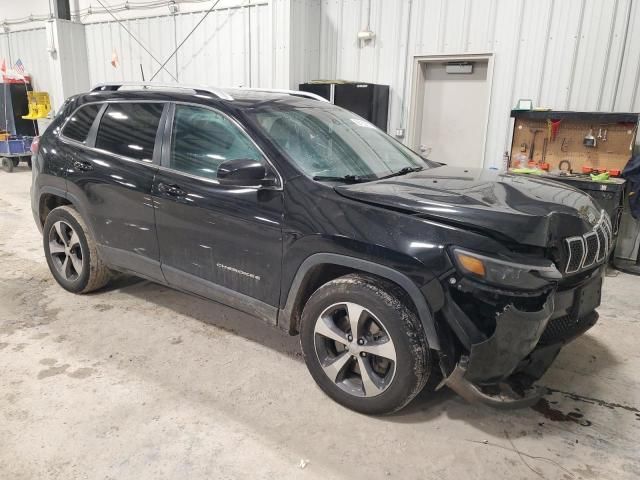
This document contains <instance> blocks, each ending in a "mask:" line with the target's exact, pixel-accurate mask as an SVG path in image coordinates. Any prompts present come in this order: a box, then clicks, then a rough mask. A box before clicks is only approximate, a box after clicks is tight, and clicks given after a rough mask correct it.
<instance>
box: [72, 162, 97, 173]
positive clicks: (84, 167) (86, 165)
mask: <svg viewBox="0 0 640 480" xmlns="http://www.w3.org/2000/svg"><path fill="white" fill-rule="evenodd" d="M73 167H74V168H75V169H76V170H80V171H81V172H89V171H91V170H93V165H92V164H91V162H87V161H83V160H74V161H73Z"/></svg>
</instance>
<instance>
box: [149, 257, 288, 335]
mask: <svg viewBox="0 0 640 480" xmlns="http://www.w3.org/2000/svg"><path fill="white" fill-rule="evenodd" d="M162 271H163V273H164V276H165V278H166V279H167V283H168V284H169V286H171V287H173V288H176V289H178V290H181V291H184V292H187V293H194V294H196V295H198V296H200V297H204V298H207V299H209V300H213V301H215V302H218V303H222V304H223V305H227V306H229V307H231V308H235V309H236V310H240V311H241V312H244V313H248V314H249V315H253V316H254V317H257V318H259V319H261V320H264V321H265V322H266V323H268V324H269V325H274V326H275V325H276V324H277V319H278V308H277V307H274V306H273V305H269V304H268V303H264V302H262V301H260V300H257V299H255V298H253V297H250V296H248V295H245V294H243V293H239V292H236V291H234V290H231V289H229V288H227V287H223V286H222V285H218V284H217V283H213V282H209V281H207V280H204V279H202V278H200V277H196V276H195V275H191V274H189V273H186V272H183V271H182V270H178V269H177V268H173V267H167V266H166V265H163V266H162Z"/></svg>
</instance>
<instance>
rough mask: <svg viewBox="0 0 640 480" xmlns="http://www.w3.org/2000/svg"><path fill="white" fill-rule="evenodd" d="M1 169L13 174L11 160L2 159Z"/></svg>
mask: <svg viewBox="0 0 640 480" xmlns="http://www.w3.org/2000/svg"><path fill="white" fill-rule="evenodd" d="M2 169H3V170H4V171H5V172H7V173H11V172H13V160H12V159H10V158H7V157H2Z"/></svg>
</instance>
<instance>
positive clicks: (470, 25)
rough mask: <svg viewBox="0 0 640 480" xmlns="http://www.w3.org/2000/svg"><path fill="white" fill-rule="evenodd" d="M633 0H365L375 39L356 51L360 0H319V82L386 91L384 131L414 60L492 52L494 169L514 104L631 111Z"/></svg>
mask: <svg viewBox="0 0 640 480" xmlns="http://www.w3.org/2000/svg"><path fill="white" fill-rule="evenodd" d="M639 3H640V2H632V1H631V0H598V1H594V0H398V1H388V0H371V3H370V12H371V15H370V16H371V20H370V28H371V29H372V30H373V31H374V32H375V33H376V38H375V40H374V41H372V42H371V43H369V44H367V45H360V44H359V43H358V41H357V39H356V34H357V32H358V30H361V29H363V28H364V27H366V25H367V17H368V12H369V0H323V1H322V5H321V32H320V72H319V76H320V77H321V78H341V79H347V80H359V81H369V82H375V83H384V84H389V85H391V88H392V92H391V106H390V122H389V129H390V130H391V131H393V130H394V129H396V128H398V127H400V126H401V125H402V126H406V125H405V123H406V119H407V118H408V112H407V111H405V112H404V115H403V114H402V92H403V89H404V90H405V91H406V102H407V106H408V103H409V98H408V97H409V95H410V92H411V85H410V82H411V67H412V63H413V61H412V59H413V57H414V56H415V55H434V54H465V53H493V54H494V55H495V57H494V58H495V60H494V72H493V84H492V95H491V106H490V113H489V125H488V138H487V143H486V147H485V166H487V167H490V166H499V165H500V164H501V159H502V153H503V152H504V150H505V147H506V145H507V144H508V142H509V139H510V132H509V129H510V125H511V122H510V121H509V111H510V109H511V107H512V106H513V105H514V104H515V102H516V101H517V99H518V98H531V99H533V100H534V102H535V103H536V104H538V105H545V106H549V107H552V108H554V109H569V110H602V111H610V110H615V111H640V93H639V92H638V89H639V87H638V83H639V80H640V6H639V5H638V4H639ZM407 39H408V42H407ZM405 71H407V72H408V73H407V75H405V73H404V72H405ZM405 110H406V109H405Z"/></svg>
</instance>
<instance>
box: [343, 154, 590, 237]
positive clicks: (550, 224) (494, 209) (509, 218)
mask: <svg viewBox="0 0 640 480" xmlns="http://www.w3.org/2000/svg"><path fill="white" fill-rule="evenodd" d="M335 190H336V191H337V192H338V193H339V194H340V195H342V196H344V197H347V198H351V199H354V200H359V201H362V202H367V203H371V204H376V205H380V206H384V207H389V208H393V209H397V210H403V211H406V212H410V213H413V214H416V215H420V216H422V217H425V218H431V219H434V220H438V221H442V222H443V223H448V224H450V225H456V226H461V227H463V228H473V229H477V230H482V231H485V232H486V233H488V234H491V233H494V234H499V236H502V237H507V238H509V239H511V240H513V241H515V242H518V243H522V244H526V245H533V246H539V247H548V246H554V245H558V244H559V242H560V241H561V240H562V239H563V238H565V237H569V236H573V235H582V234H583V233H585V232H586V231H588V230H590V229H592V228H593V225H594V224H595V223H596V222H597V221H598V219H599V218H600V211H599V209H598V208H597V207H596V206H595V204H594V203H593V201H592V200H591V197H589V196H588V195H587V194H586V193H584V192H581V191H580V190H577V189H575V188H573V187H570V186H568V185H564V184H562V183H559V182H555V181H553V180H548V179H545V178H542V177H537V176H528V175H514V174H510V173H502V172H497V171H494V170H484V169H465V168H458V167H450V166H441V167H436V168H431V169H428V170H423V171H420V172H414V173H410V174H407V175H402V176H398V177H391V178H388V179H383V180H376V181H373V182H367V183H358V184H352V185H340V186H338V187H335Z"/></svg>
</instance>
